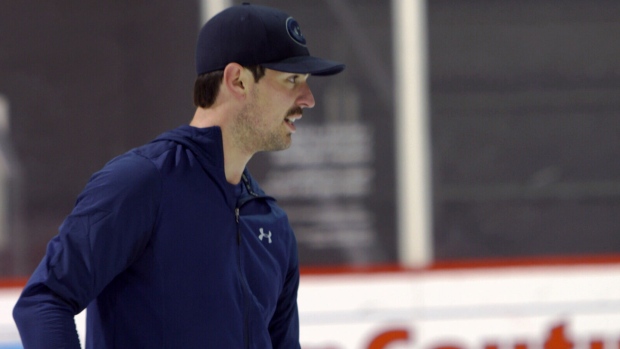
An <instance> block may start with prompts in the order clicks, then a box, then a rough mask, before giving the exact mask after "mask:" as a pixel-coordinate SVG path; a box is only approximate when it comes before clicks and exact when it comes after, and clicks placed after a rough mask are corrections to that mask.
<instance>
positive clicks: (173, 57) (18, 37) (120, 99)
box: [0, 0, 199, 272]
mask: <svg viewBox="0 0 620 349" xmlns="http://www.w3.org/2000/svg"><path fill="white" fill-rule="evenodd" d="M0 8H1V10H0V93H2V94H4V95H6V96H7V97H8V99H9V101H10V103H11V128H12V132H11V136H12V140H13V143H14V146H15V148H16V152H17V155H18V157H19V161H20V164H21V167H22V175H23V178H22V181H21V183H22V194H23V195H22V204H23V211H22V213H23V214H22V217H21V218H22V221H23V224H22V227H21V229H20V231H19V234H20V236H19V237H14V240H16V239H18V240H19V241H20V242H19V246H18V247H13V248H12V249H11V251H7V252H6V253H5V254H4V255H5V259H4V262H3V263H2V266H3V269H6V270H19V271H21V272H29V271H31V270H32V268H33V267H34V266H36V263H37V262H38V260H39V259H40V258H41V257H42V255H43V252H44V248H45V244H46V243H47V241H48V240H49V239H50V237H51V236H53V235H55V233H56V231H57V227H58V226H59V225H60V223H61V222H62V220H63V219H64V217H65V216H66V215H67V214H68V213H69V212H70V210H71V209H72V207H73V203H74V202H75V198H76V196H77V194H78V193H79V192H80V191H81V189H82V188H83V187H84V185H85V184H86V181H87V180H88V178H89V177H90V175H91V173H93V172H94V171H96V170H98V169H99V168H101V166H103V164H104V163H105V162H107V161H108V160H109V159H111V158H112V157H113V156H115V155H118V154H120V153H122V152H124V151H126V150H128V149H130V148H132V147H134V146H137V145H139V144H141V143H143V142H145V141H147V140H149V139H151V138H152V137H154V136H156V135H157V134H159V133H160V132H162V131H163V130H165V129H167V128H170V127H175V126H177V125H180V124H181V123H185V122H187V121H188V120H189V119H190V118H191V116H192V115H193V107H192V99H191V98H192V92H191V91H192V90H191V89H192V86H193V79H194V69H193V62H194V59H193V50H194V41H195V38H196V32H197V27H198V26H199V18H198V15H197V13H198V4H197V2H193V1H183V2H171V1H148V2H146V1H131V2H126V1H106V2H101V3H86V2H79V1H60V2H56V1H53V2H52V1H33V0H25V1H7V2H3V3H2V4H1V5H0ZM24 254H25V256H24ZM6 255H9V257H6ZM14 262H15V263H19V264H20V265H21V266H19V267H15V268H14V267H13V266H10V265H11V264H14ZM24 264H25V265H24Z"/></svg>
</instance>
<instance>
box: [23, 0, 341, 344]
mask: <svg viewBox="0 0 620 349" xmlns="http://www.w3.org/2000/svg"><path fill="white" fill-rule="evenodd" d="M196 67H197V73H198V78H197V80H196V84H195V91H194V102H195V103H196V105H197V109H196V113H195V115H194V117H193V119H192V120H191V122H190V124H189V125H184V126H181V127H179V128H177V129H175V130H172V131H169V132H166V133H164V134H162V135H161V136H159V137H158V138H156V139H155V140H154V141H152V142H151V143H149V144H146V145H144V146H142V147H139V148H136V149H133V150H131V151H129V152H128V153H126V154H123V155H121V156H119V157H117V158H115V159H113V160H112V161H110V162H109V163H108V164H106V166H105V167H104V168H103V169H102V170H100V171H99V172H97V173H95V174H94V175H93V176H92V178H91V179H90V181H89V183H88V184H87V185H86V188H85V189H84V191H83V192H82V193H81V194H80V196H79V197H78V200H77V202H76V206H75V208H74V210H73V211H72V213H71V214H70V215H69V216H68V217H67V218H66V220H65V221H64V222H63V224H62V225H61V227H60V229H59V234H58V235H57V236H56V237H54V238H53V239H52V240H51V241H50V243H49V245H48V248H47V253H46V255H45V257H44V258H43V260H42V262H41V264H40V265H39V266H38V268H37V269H36V270H35V272H34V273H33V275H32V276H31V278H30V280H29V281H28V284H27V285H26V287H25V289H24V290H23V293H22V295H21V297H20V299H19V301H18V302H17V304H16V306H15V309H14V311H13V315H14V318H15V321H16V323H17V327H18V329H19V331H20V335H21V338H22V341H23V344H24V347H25V348H26V349H28V348H79V345H80V344H79V340H78V336H77V334H76V328H75V324H74V320H73V317H74V315H75V314H77V313H79V312H80V311H82V310H83V309H84V308H87V325H86V347H87V348H132V349H133V348H149V349H152V348H217V349H231V348H261V349H265V348H287V349H288V348H299V320H298V313H297V288H298V284H299V268H298V259H297V247H296V241H295V237H294V235H293V232H292V230H291V227H290V225H289V223H288V220H287V217H286V215H285V213H284V212H283V211H282V210H281V209H280V208H279V207H278V206H277V204H276V202H275V200H274V199H273V198H271V197H269V196H267V195H266V194H265V193H264V192H263V191H262V190H261V189H260V188H259V186H258V185H257V183H256V182H255V181H254V180H253V179H252V177H251V176H250V174H249V173H248V172H247V170H246V169H245V167H246V164H247V163H248V161H249V160H250V158H251V157H252V156H253V155H254V154H255V153H256V152H259V151H273V150H281V149H285V148H287V147H289V146H290V144H291V135H292V134H293V133H294V132H295V124H294V122H295V121H296V120H297V119H299V118H301V115H302V109H303V108H312V107H313V106H314V97H313V95H312V92H311V91H310V88H309V87H308V84H307V79H308V76H309V75H331V74H336V73H339V72H340V71H342V70H343V69H344V65H342V64H340V63H336V62H331V61H326V60H323V59H320V58H316V57H312V56H310V54H309V52H308V50H307V48H306V41H305V38H304V37H303V35H302V34H301V31H300V29H299V25H298V24H297V22H296V21H295V20H294V19H293V18H292V17H289V16H288V15H287V14H285V13H283V12H281V11H279V10H276V9H271V8H267V7H260V6H254V5H249V4H244V5H241V6H235V7H231V8H229V9H227V10H224V11H223V12H221V13H220V14H218V15H217V16H215V17H214V18H213V19H211V20H210V21H209V22H208V23H207V24H205V26H204V27H203V28H202V30H201V32H200V35H199V38H198V43H197V52H196Z"/></svg>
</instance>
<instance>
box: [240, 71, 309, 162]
mask: <svg viewBox="0 0 620 349" xmlns="http://www.w3.org/2000/svg"><path fill="white" fill-rule="evenodd" d="M248 73H249V72H248ZM250 74H251V73H250ZM307 79H308V75H307V74H296V73H285V72H279V71H275V70H271V69H266V70H265V76H263V77H262V78H261V79H260V80H259V82H258V83H255V82H254V80H253V79H252V81H251V82H250V85H251V86H249V87H248V88H249V90H248V102H247V104H246V106H245V107H244V109H243V110H242V111H241V113H239V115H237V118H236V120H235V122H234V129H235V134H236V137H237V139H236V141H237V142H238V144H239V145H240V146H242V147H243V149H244V150H245V151H248V152H251V153H255V152H259V151H273V150H283V149H287V148H288V147H290V146H291V135H292V134H293V133H295V125H294V122H295V120H297V119H299V118H301V114H302V109H303V108H312V107H313V106H314V96H313V95H312V92H311V91H310V87H309V86H308V83H307Z"/></svg>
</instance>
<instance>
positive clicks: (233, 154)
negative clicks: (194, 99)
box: [189, 108, 253, 184]
mask: <svg viewBox="0 0 620 349" xmlns="http://www.w3.org/2000/svg"><path fill="white" fill-rule="evenodd" d="M223 115H225V113H224V112H223V111H222V110H218V109H212V108H210V109H203V108H198V109H196V113H195V114H194V118H193V119H192V121H191V122H190V124H189V125H190V126H193V127H198V128H205V127H213V126H219V127H220V129H221V131H222V148H223V151H224V173H225V175H226V181H227V182H228V183H231V184H238V183H239V182H240V181H241V176H242V175H243V171H244V170H245V167H246V165H247V164H248V162H249V161H250V159H251V158H252V155H253V154H245V153H244V152H243V151H242V150H241V149H238V147H237V146H236V145H235V143H234V139H233V136H232V135H231V134H230V130H229V128H228V123H227V122H226V121H227V119H225V118H224V117H223Z"/></svg>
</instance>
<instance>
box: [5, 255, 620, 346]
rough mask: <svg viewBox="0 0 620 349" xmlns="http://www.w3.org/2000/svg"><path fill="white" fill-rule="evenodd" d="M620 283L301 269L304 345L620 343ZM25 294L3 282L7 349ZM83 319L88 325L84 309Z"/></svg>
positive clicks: (502, 271)
mask: <svg viewBox="0 0 620 349" xmlns="http://www.w3.org/2000/svg"><path fill="white" fill-rule="evenodd" d="M618 290H620V264H600V265H575V266H536V267H504V268H487V269H460V270H443V271H419V272H395V273H382V274H335V275H304V276H303V277H302V283H301V287H300V291H299V307H300V317H301V325H302V328H301V342H302V347H303V348H304V349H367V348H368V349H379V348H389V349H400V348H419V349H441V348H443V349H448V348H453V349H494V346H497V349H515V348H516V349H539V348H540V349H571V347H569V346H565V345H564V344H566V343H569V342H570V343H573V346H572V349H579V348H584V349H612V348H613V349H616V348H618V343H620V292H618ZM18 294H19V289H3V290H0V348H1V349H8V348H19V347H18V346H16V345H18V335H17V332H16V329H15V325H14V324H13V321H12V318H11V315H10V310H11V309H12V305H13V304H14V303H15V300H16V298H17V296H18ZM76 321H77V322H78V323H79V324H80V326H81V327H80V331H81V332H82V333H83V321H84V319H83V317H80V318H79V319H77V320H76ZM382 338H383V344H381V342H382V341H381V339H382ZM373 343H374V344H373ZM517 344H522V345H523V346H521V347H515V345H517Z"/></svg>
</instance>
